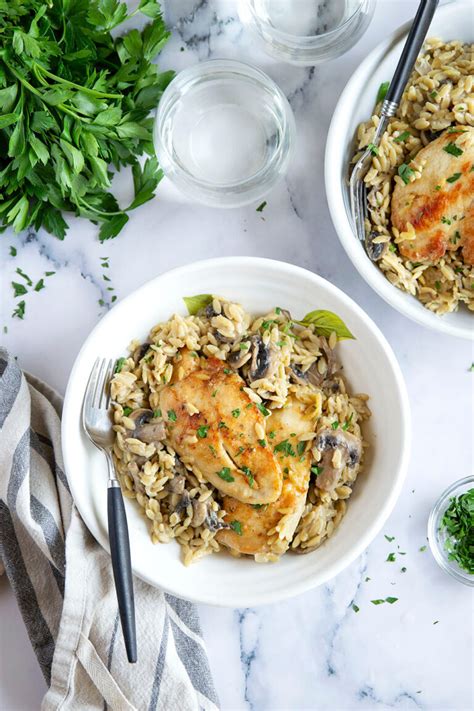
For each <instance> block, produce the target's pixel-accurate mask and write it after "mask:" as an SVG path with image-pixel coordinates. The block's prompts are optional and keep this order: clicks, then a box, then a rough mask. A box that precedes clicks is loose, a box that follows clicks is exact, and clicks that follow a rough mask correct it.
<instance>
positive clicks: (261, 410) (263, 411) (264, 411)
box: [257, 402, 271, 417]
mask: <svg viewBox="0 0 474 711" xmlns="http://www.w3.org/2000/svg"><path fill="white" fill-rule="evenodd" d="M257 407H258V409H259V410H260V412H261V413H262V415H264V416H265V417H268V416H269V415H270V414H271V413H270V410H267V408H266V407H265V405H262V403H261V402H257Z"/></svg>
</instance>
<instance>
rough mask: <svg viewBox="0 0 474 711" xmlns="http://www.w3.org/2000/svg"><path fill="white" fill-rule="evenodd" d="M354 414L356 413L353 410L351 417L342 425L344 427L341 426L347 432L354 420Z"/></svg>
mask: <svg viewBox="0 0 474 711" xmlns="http://www.w3.org/2000/svg"><path fill="white" fill-rule="evenodd" d="M353 416H354V413H353V412H351V414H350V415H349V417H348V418H347V420H346V421H345V422H344V424H343V425H342V428H341V429H343V430H344V432H345V431H346V430H348V429H349V427H350V426H351V422H352V418H353Z"/></svg>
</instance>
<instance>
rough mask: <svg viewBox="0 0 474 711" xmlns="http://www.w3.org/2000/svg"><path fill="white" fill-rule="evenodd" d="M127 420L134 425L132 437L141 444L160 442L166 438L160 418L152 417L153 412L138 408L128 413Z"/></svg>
mask: <svg viewBox="0 0 474 711" xmlns="http://www.w3.org/2000/svg"><path fill="white" fill-rule="evenodd" d="M129 419H130V420H133V422H134V423H135V430H134V433H133V434H134V437H135V438H136V439H139V440H140V441H141V442H146V444H151V442H161V440H163V439H164V438H165V437H166V428H165V423H164V422H163V420H162V419H161V418H160V419H159V418H156V417H153V412H152V411H151V410H148V409H146V408H144V407H140V408H138V409H137V410H134V411H133V412H131V413H130V415H129Z"/></svg>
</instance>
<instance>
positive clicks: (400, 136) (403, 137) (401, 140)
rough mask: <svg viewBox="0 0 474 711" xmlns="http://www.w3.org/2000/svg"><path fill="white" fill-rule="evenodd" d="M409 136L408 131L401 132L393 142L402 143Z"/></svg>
mask: <svg viewBox="0 0 474 711" xmlns="http://www.w3.org/2000/svg"><path fill="white" fill-rule="evenodd" d="M410 136H411V133H410V131H403V133H401V134H400V135H399V136H397V137H396V138H394V139H393V140H394V141H395V143H403V141H406V140H407V138H409V137H410Z"/></svg>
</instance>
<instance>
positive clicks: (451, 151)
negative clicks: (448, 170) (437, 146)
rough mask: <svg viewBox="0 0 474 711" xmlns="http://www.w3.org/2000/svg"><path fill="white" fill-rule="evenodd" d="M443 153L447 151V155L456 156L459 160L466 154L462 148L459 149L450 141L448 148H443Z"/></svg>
mask: <svg viewBox="0 0 474 711" xmlns="http://www.w3.org/2000/svg"><path fill="white" fill-rule="evenodd" d="M443 151H446V153H449V154H450V155H452V156H455V157H456V158H458V157H459V156H462V154H463V153H464V151H463V149H462V148H459V146H457V145H456V144H455V143H453V142H452V141H450V142H449V143H448V145H447V146H443Z"/></svg>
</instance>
